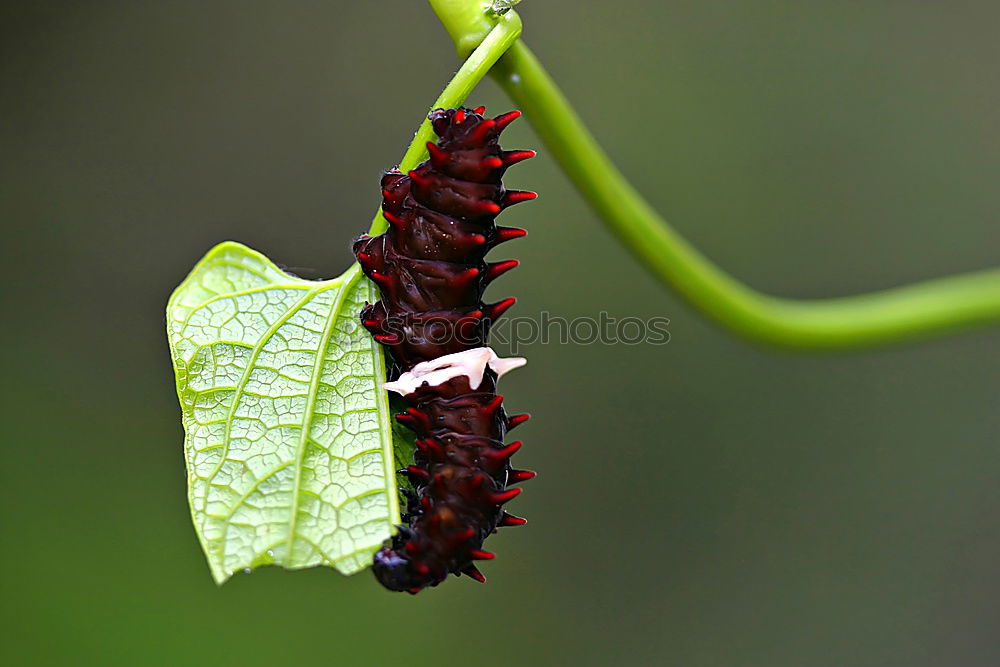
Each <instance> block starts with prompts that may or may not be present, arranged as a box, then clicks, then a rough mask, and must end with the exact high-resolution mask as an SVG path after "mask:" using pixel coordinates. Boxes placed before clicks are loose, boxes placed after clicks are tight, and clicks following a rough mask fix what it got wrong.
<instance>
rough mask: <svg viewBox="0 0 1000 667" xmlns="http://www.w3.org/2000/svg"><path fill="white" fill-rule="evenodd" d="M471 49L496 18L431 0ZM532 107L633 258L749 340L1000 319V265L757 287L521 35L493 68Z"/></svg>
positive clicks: (868, 341) (531, 116) (850, 337)
mask: <svg viewBox="0 0 1000 667" xmlns="http://www.w3.org/2000/svg"><path fill="white" fill-rule="evenodd" d="M430 4H431V7H432V8H433V9H434V11H435V12H436V13H437V15H438V17H439V18H440V19H441V22H442V23H443V24H444V26H445V28H446V29H447V30H448V33H449V35H450V36H451V38H452V40H453V41H454V42H455V44H456V46H457V47H458V51H459V54H460V55H465V54H466V53H468V52H469V51H471V50H472V48H474V47H475V45H477V44H480V43H485V41H484V39H485V36H486V35H490V36H492V34H491V33H490V30H491V29H492V27H493V26H494V25H503V24H504V23H506V22H509V21H512V20H517V22H518V26H520V19H518V18H517V14H516V12H514V11H507V12H506V13H504V14H503V16H502V18H498V16H497V15H496V13H495V12H493V11H492V9H491V8H492V3H490V2H483V1H481V0H430ZM492 74H493V76H494V77H495V78H496V80H497V81H498V82H499V84H500V85H501V86H502V87H503V88H504V90H505V91H506V92H507V94H508V95H510V97H511V99H513V100H514V102H515V103H516V104H517V105H518V106H519V107H520V108H521V109H522V110H523V111H524V112H525V115H526V116H527V118H528V120H529V122H530V123H531V124H532V126H533V127H534V128H535V130H536V131H537V132H538V135H539V136H540V137H541V139H542V141H543V142H544V143H545V144H546V146H547V147H548V148H549V150H550V152H551V154H552V155H553V156H554V157H555V159H556V160H557V161H558V163H559V165H560V166H561V167H562V169H563V170H564V171H565V172H566V174H567V175H568V176H569V177H570V179H571V180H572V181H573V183H574V185H575V186H576V188H577V190H579V192H580V194H581V195H582V196H583V197H584V198H585V199H586V200H587V201H588V202H589V204H590V205H591V206H592V207H593V208H594V210H595V211H596V212H597V213H598V214H599V215H600V216H601V219H602V220H603V221H604V223H605V224H606V225H607V226H608V227H609V228H610V229H611V231H612V232H613V233H614V234H615V235H616V236H617V237H618V238H619V239H620V240H621V241H622V242H623V243H624V244H625V246H626V247H628V248H629V250H631V252H632V253H633V255H634V256H635V257H636V259H638V260H639V261H640V262H641V263H642V264H643V265H645V266H646V268H648V269H649V270H650V271H651V272H652V273H653V274H654V275H655V276H656V277H657V278H659V279H660V280H661V281H662V282H663V283H665V284H666V285H669V286H670V287H672V288H673V289H675V290H676V291H677V292H679V293H680V294H681V295H682V296H683V297H685V298H686V299H687V300H688V301H689V302H690V303H691V304H693V305H694V306H695V307H697V308H698V309H700V310H701V311H702V312H704V313H706V314H707V315H709V316H711V317H713V318H714V319H715V320H717V321H718V322H720V323H721V324H723V325H725V326H726V327H728V328H729V329H731V330H732V331H734V332H736V333H738V334H742V335H744V336H747V337H749V338H752V339H755V340H758V341H761V342H765V343H770V344H775V345H783V346H789V347H802V348H837V347H852V346H864V345H872V344H880V343H891V342H896V341H903V340H907V339H913V338H919V337H924V336H929V335H931V334H935V333H944V332H947V331H954V330H959V329H965V328H969V327H972V326H975V325H982V324H986V323H990V322H997V321H1000V269H992V270H987V271H979V272H975V273H966V274H961V275H956V276H950V277H945V278H939V279H936V280H929V281H925V282H920V283H915V284H912V285H906V286H902V287H897V288H893V289H888V290H883V291H879V292H873V293H869V294H861V295H857V296H849V297H842V298H835V299H817V300H801V299H785V298H780V297H775V296H771V295H768V294H764V293H762V292H759V291H757V290H755V289H753V288H751V287H749V286H747V285H744V284H743V283H741V282H739V281H738V280H737V279H735V278H734V277H732V276H730V275H729V274H728V273H726V272H725V271H723V270H722V269H721V268H719V267H718V266H716V265H715V264H713V263H712V262H711V261H710V260H709V259H708V258H706V257H705V256H704V255H702V254H701V253H699V252H698V250H697V249H695V248H694V247H692V246H691V245H690V244H688V243H687V242H686V241H685V240H684V239H683V238H682V237H681V236H680V235H679V234H678V233H677V232H676V231H675V230H673V229H672V228H671V227H670V225H669V224H668V223H667V222H666V221H665V220H663V218H661V217H660V216H659V215H658V214H657V213H656V211H655V210H654V209H653V208H652V206H650V204H649V203H648V202H647V201H646V200H645V199H644V198H643V197H642V196H641V195H640V194H639V193H638V192H637V191H636V190H635V189H634V188H633V187H632V186H631V185H630V184H629V183H628V181H626V180H625V178H624V177H623V176H622V175H621V173H620V172H619V171H618V169H616V168H615V166H614V165H613V164H612V163H611V160H610V159H609V158H608V156H607V154H605V153H604V151H603V150H602V149H601V147H600V146H599V145H598V143H597V141H596V140H595V139H594V137H593V136H592V135H591V134H590V132H589V131H588V130H587V128H586V127H585V126H584V124H583V122H582V121H581V120H580V118H579V117H578V116H577V114H576V113H575V111H574V110H573V107H572V106H571V105H570V104H569V102H568V101H567V100H566V98H565V97H564V96H563V94H562V92H561V91H560V90H559V88H558V86H557V85H556V84H555V82H554V81H553V80H552V79H551V77H550V76H549V75H548V73H547V72H546V71H545V69H544V68H543V67H542V65H541V63H539V61H538V59H537V58H536V57H535V56H534V54H532V52H531V51H530V50H529V49H528V47H527V46H526V45H525V44H524V43H523V42H522V41H520V40H516V41H514V42H513V43H512V45H511V46H510V48H509V50H508V51H507V52H506V53H505V54H504V55H503V57H502V58H501V59H500V60H499V62H498V63H497V65H496V67H495V68H494V69H493V71H492Z"/></svg>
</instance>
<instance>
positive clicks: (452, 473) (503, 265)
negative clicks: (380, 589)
mask: <svg viewBox="0 0 1000 667" xmlns="http://www.w3.org/2000/svg"><path fill="white" fill-rule="evenodd" d="M485 111H486V110H485V109H484V108H483V107H479V108H477V109H467V108H460V109H438V110H436V111H434V112H432V113H431V114H430V120H431V123H432V125H433V128H434V132H435V133H436V134H437V135H438V137H439V139H438V141H437V142H436V143H434V142H428V144H427V150H428V151H429V153H430V158H429V159H428V160H427V161H426V162H424V163H422V164H420V165H419V166H418V167H417V168H416V169H414V170H412V171H410V172H409V173H407V174H403V173H401V172H400V171H398V170H391V171H389V172H386V174H385V175H384V176H383V177H382V211H383V215H384V216H385V219H386V220H387V221H388V223H389V228H388V230H387V231H386V233H385V234H381V235H379V236H375V237H368V236H363V237H361V238H360V239H358V240H357V241H356V242H355V244H354V254H355V255H356V256H357V259H358V262H359V263H360V264H361V267H362V269H363V270H364V272H365V275H367V276H368V277H369V278H370V279H371V280H372V281H373V282H375V284H376V285H378V287H379V289H380V291H381V300H380V301H378V302H376V303H375V304H371V305H366V307H365V308H364V310H362V312H361V320H362V322H363V324H364V326H365V327H366V328H367V329H368V330H369V331H370V332H371V333H372V335H373V336H374V338H375V340H376V341H378V342H379V343H381V344H383V345H385V346H386V347H387V348H388V349H389V351H390V353H391V355H392V359H393V361H394V364H395V365H394V367H393V368H392V369H391V370H390V377H391V378H392V379H393V381H391V382H388V383H386V385H385V388H386V389H388V390H391V391H395V392H397V393H399V394H400V395H402V396H403V397H404V398H405V400H406V402H407V404H408V405H409V408H408V409H407V410H406V411H405V412H403V413H401V414H399V415H396V419H397V421H398V422H399V423H401V424H403V425H404V426H406V427H408V428H409V429H411V430H412V431H414V432H415V433H416V451H415V453H414V462H413V465H411V466H409V467H408V468H405V469H403V470H401V471H399V472H400V474H404V475H407V476H408V477H409V479H410V481H411V482H412V483H413V487H414V490H413V491H411V492H409V495H408V503H407V510H406V513H405V515H404V517H403V519H404V521H405V522H406V524H407V525H405V526H400V527H399V532H398V533H397V534H396V535H395V536H394V537H393V538H392V540H391V542H390V543H389V544H387V545H386V546H384V547H383V548H382V549H381V550H380V551H378V552H377V553H376V554H375V558H374V563H373V567H372V569H373V571H374V573H375V577H376V578H377V579H378V581H379V582H380V583H381V584H382V585H383V586H385V587H386V588H388V589H390V590H394V591H408V592H410V593H417V592H418V591H420V590H421V589H423V588H425V587H427V586H436V585H437V584H439V583H441V582H442V581H444V579H445V578H447V576H448V575H449V574H451V573H455V574H460V573H461V574H466V575H468V576H470V577H472V578H473V579H476V580H478V581H485V577H483V575H482V574H481V573H480V572H479V570H478V569H477V568H476V566H475V565H474V564H473V562H474V561H477V560H490V559H492V558H493V554H491V553H488V552H486V551H483V549H482V546H483V541H484V540H485V539H486V538H487V537H488V536H489V535H490V534H491V533H493V532H495V531H496V529H497V528H498V527H501V526H519V525H522V524H524V523H525V520H524V519H521V518H519V517H516V516H513V515H511V514H507V513H506V512H505V511H503V509H502V506H503V505H504V504H505V503H507V502H508V501H510V500H512V499H513V498H514V497H516V496H517V495H518V494H519V493H520V491H521V489H519V488H513V489H512V488H508V487H509V486H510V485H512V484H516V483H518V482H523V481H525V480H528V479H531V478H532V477H534V476H535V473H533V472H530V471H527V470H514V469H513V468H511V465H510V457H511V456H512V455H513V454H514V453H515V452H516V451H517V450H518V449H519V448H520V446H521V443H519V442H514V443H512V444H509V445H504V439H505V437H506V435H507V431H509V430H510V429H511V428H513V427H515V426H517V425H518V424H520V423H522V422H524V421H525V420H527V419H528V416H527V415H518V416H508V415H507V414H506V413H505V411H504V408H503V398H502V397H501V396H498V395H497V393H496V382H497V380H498V379H499V377H500V376H501V375H503V374H504V373H505V372H507V371H508V370H510V369H511V368H515V367H517V366H519V365H521V364H523V363H524V360H523V359H500V358H498V357H497V356H496V354H494V353H493V351H492V350H491V349H490V348H489V347H488V334H489V328H490V325H491V324H492V323H493V322H495V321H496V320H497V318H499V317H500V316H501V315H502V314H503V313H504V311H506V310H507V309H508V308H510V307H511V306H512V305H514V299H512V298H511V299H504V300H502V301H499V302H497V303H493V304H489V305H487V304H484V303H483V300H482V297H483V291H484V290H485V288H486V286H487V285H488V284H489V283H490V282H492V281H493V280H494V279H496V278H497V277H499V276H500V275H502V274H504V273H506V272H507V271H509V270H510V269H512V268H514V267H515V266H517V262H516V261H514V260H509V261H502V262H494V263H487V262H486V261H485V259H484V258H485V256H486V253H487V252H489V251H490V249H492V248H494V247H496V246H497V245H498V244H500V243H503V242H504V241H509V240H511V239H515V238H519V237H521V236H524V235H525V234H526V232H525V231H524V230H521V229H516V228H513V227H498V226H497V225H496V223H495V221H494V220H495V218H496V216H497V214H499V213H500V212H501V211H502V210H503V209H505V208H507V207H508V206H511V205H513V204H517V203H519V202H523V201H528V200H530V199H534V198H535V196H536V195H535V193H533V192H521V191H517V190H505V189H504V187H503V184H502V182H501V178H502V176H503V174H504V171H505V170H506V169H507V167H509V166H511V165H513V164H516V163H518V162H521V161H522V160H526V159H527V158H530V157H533V156H534V155H535V153H534V151H503V150H501V149H500V146H499V144H498V143H497V137H498V136H499V134H500V133H501V132H502V131H503V130H504V128H506V127H507V126H508V125H509V124H510V123H511V122H513V121H514V120H515V119H516V118H518V117H519V116H520V112H518V111H512V112H510V113H506V114H503V115H501V116H497V117H496V118H492V119H487V118H485V116H484V114H485Z"/></svg>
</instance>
